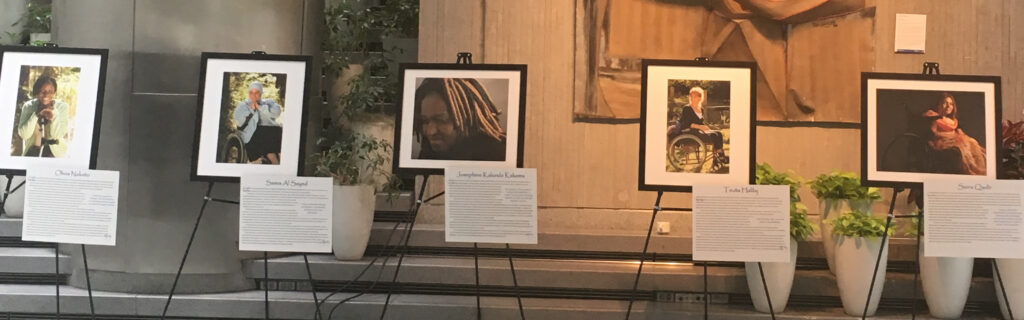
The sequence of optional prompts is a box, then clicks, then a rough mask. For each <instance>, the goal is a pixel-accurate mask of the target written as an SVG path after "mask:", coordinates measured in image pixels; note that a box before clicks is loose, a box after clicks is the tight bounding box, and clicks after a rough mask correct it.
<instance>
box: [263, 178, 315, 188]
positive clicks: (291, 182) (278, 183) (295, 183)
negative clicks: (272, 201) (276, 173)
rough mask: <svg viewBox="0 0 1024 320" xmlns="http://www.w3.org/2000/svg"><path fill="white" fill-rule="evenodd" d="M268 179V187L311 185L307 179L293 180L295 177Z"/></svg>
mask: <svg viewBox="0 0 1024 320" xmlns="http://www.w3.org/2000/svg"><path fill="white" fill-rule="evenodd" d="M266 181H267V183H266V184H265V186H267V187H271V186H274V187H308V186H309V181H306V180H303V181H299V180H293V179H284V180H274V179H267V180H266Z"/></svg>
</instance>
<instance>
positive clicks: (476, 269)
mask: <svg viewBox="0 0 1024 320" xmlns="http://www.w3.org/2000/svg"><path fill="white" fill-rule="evenodd" d="M477 249H479V248H478V246H477V243H476V242H474V243H473V278H474V279H476V320H482V319H483V310H481V309H480V254H479V253H478V252H477Z"/></svg>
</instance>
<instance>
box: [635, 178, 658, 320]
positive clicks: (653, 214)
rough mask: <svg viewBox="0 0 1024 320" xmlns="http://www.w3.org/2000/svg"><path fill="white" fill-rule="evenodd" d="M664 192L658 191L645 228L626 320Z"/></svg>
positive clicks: (642, 269)
mask: <svg viewBox="0 0 1024 320" xmlns="http://www.w3.org/2000/svg"><path fill="white" fill-rule="evenodd" d="M664 194H665V192H663V191H658V197H657V199H655V200H654V209H653V210H652V211H651V224H650V226H648V227H647V238H645V239H644V250H643V251H641V252H640V266H639V267H637V269H636V277H635V278H634V279H633V291H632V292H631V293H630V295H629V305H628V306H626V320H629V316H630V314H632V313H633V300H636V299H635V298H636V289H637V287H639V286H640V275H641V274H642V273H643V271H644V260H646V259H647V248H648V246H649V245H650V244H651V231H653V230H654V218H655V217H657V216H658V211H661V196H662V195H664Z"/></svg>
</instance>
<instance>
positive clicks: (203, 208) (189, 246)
mask: <svg viewBox="0 0 1024 320" xmlns="http://www.w3.org/2000/svg"><path fill="white" fill-rule="evenodd" d="M211 192H213V182H210V184H209V185H208V186H207V187H206V196H205V197H203V205H202V206H201V207H199V215H198V216H196V224H195V226H192V235H191V236H189V237H188V244H187V245H185V254H184V255H182V256H181V263H180V264H178V272H177V273H175V274H174V283H172V284H171V292H170V294H168V295H167V303H165V304H164V311H163V313H161V314H160V319H161V320H163V319H166V318H167V309H168V308H170V307H171V299H173V298H174V290H175V289H177V288H178V280H179V279H180V278H181V271H182V270H183V269H185V260H187V259H188V252H189V251H190V250H192V242H193V241H195V240H196V231H198V230H199V222H200V221H202V220H203V213H204V212H206V205H207V204H210V193H211Z"/></svg>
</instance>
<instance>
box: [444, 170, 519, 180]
mask: <svg viewBox="0 0 1024 320" xmlns="http://www.w3.org/2000/svg"><path fill="white" fill-rule="evenodd" d="M457 177H458V178H467V179H472V178H506V179H513V178H514V179H526V174H523V173H518V172H507V171H506V172H492V171H483V172H462V171H459V172H458V175H457Z"/></svg>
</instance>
